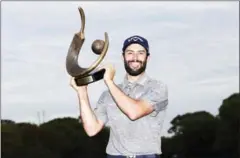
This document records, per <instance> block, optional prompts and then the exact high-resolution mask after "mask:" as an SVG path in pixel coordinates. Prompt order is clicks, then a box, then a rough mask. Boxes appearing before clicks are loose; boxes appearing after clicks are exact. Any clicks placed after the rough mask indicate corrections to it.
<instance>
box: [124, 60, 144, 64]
mask: <svg viewBox="0 0 240 158" xmlns="http://www.w3.org/2000/svg"><path fill="white" fill-rule="evenodd" d="M132 62H138V63H140V64H142V63H143V61H140V60H129V61H128V63H132Z"/></svg>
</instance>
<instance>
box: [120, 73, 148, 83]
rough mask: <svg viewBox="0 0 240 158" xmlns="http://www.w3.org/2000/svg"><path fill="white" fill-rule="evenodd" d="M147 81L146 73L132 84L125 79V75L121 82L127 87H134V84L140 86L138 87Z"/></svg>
mask: <svg viewBox="0 0 240 158" xmlns="http://www.w3.org/2000/svg"><path fill="white" fill-rule="evenodd" d="M147 79H148V75H147V74H146V72H145V73H144V74H143V75H142V76H141V77H140V78H139V79H138V80H136V81H134V82H130V81H129V80H128V79H127V74H126V75H125V77H124V81H123V85H124V86H127V85H136V84H140V85H144V83H145V81H146V80H147Z"/></svg>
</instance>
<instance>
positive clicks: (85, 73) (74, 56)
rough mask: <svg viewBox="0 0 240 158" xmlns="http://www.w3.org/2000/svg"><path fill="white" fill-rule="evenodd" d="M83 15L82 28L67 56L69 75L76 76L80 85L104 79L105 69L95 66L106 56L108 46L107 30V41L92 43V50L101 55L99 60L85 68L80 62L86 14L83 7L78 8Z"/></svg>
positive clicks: (106, 35) (74, 37) (106, 36)
mask: <svg viewBox="0 0 240 158" xmlns="http://www.w3.org/2000/svg"><path fill="white" fill-rule="evenodd" d="M78 10H79V13H80V16H81V21H82V23H81V29H80V31H79V32H78V33H75V34H74V36H73V40H72V43H71V45H70V47H69V49H68V54H67V57H66V69H67V72H68V74H69V75H71V76H72V77H75V81H76V84H77V85H78V86H83V85H87V84H90V83H93V82H96V81H99V80H101V79H103V76H104V73H105V69H101V70H95V68H96V67H97V66H98V65H99V64H100V62H101V61H102V60H103V58H104V57H105V55H106V53H107V50H108V46H109V40H108V34H107V33H106V32H105V34H104V36H105V41H103V40H99V39H98V40H95V41H94V42H93V43H92V47H91V48H92V51H93V52H94V53H95V54H97V55H99V57H98V58H97V60H96V61H95V62H93V63H92V65H91V66H89V67H88V68H83V67H81V66H80V65H79V64H78V58H79V52H80V50H81V48H82V45H83V43H84V40H85V37H84V28H85V14H84V11H83V9H82V8H81V7H79V8H78Z"/></svg>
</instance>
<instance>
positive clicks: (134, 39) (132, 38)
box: [128, 36, 143, 42]
mask: <svg viewBox="0 0 240 158" xmlns="http://www.w3.org/2000/svg"><path fill="white" fill-rule="evenodd" d="M131 41H134V42H136V41H141V42H143V40H142V39H141V38H139V37H136V36H135V37H131V38H130V39H128V42H131Z"/></svg>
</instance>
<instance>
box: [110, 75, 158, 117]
mask: <svg viewBox="0 0 240 158" xmlns="http://www.w3.org/2000/svg"><path fill="white" fill-rule="evenodd" d="M106 84H107V86H108V88H109V91H110V93H111V94H112V96H113V98H114V100H115V101H116V103H117V105H118V106H119V108H120V109H121V110H122V111H123V112H124V113H125V114H126V115H127V116H128V117H129V118H130V119H131V120H136V119H139V118H141V117H143V116H146V115H148V114H150V113H152V112H153V111H154V108H153V106H151V104H150V103H149V102H147V101H145V100H136V99H132V98H130V97H129V96H127V95H126V94H124V93H123V92H122V91H121V90H120V89H119V88H118V87H117V86H116V84H115V83H114V82H113V81H112V80H109V81H107V82H106Z"/></svg>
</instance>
